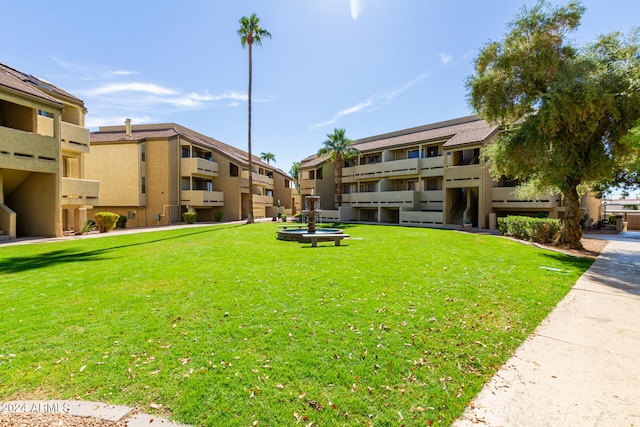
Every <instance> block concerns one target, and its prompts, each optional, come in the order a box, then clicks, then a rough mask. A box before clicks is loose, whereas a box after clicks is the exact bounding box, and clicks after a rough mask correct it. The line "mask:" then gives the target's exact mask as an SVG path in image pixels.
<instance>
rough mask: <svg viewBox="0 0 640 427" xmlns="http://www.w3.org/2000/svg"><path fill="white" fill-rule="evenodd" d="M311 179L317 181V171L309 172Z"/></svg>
mask: <svg viewBox="0 0 640 427" xmlns="http://www.w3.org/2000/svg"><path fill="white" fill-rule="evenodd" d="M309 179H316V171H314V170H313V169H312V170H310V171H309Z"/></svg>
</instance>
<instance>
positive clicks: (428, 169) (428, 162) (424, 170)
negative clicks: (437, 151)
mask: <svg viewBox="0 0 640 427" xmlns="http://www.w3.org/2000/svg"><path fill="white" fill-rule="evenodd" d="M443 175H444V156H436V157H427V158H424V159H420V176H426V177H429V176H443Z"/></svg>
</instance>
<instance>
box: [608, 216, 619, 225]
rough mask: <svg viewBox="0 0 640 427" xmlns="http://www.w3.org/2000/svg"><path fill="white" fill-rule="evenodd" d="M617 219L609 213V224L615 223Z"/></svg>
mask: <svg viewBox="0 0 640 427" xmlns="http://www.w3.org/2000/svg"><path fill="white" fill-rule="evenodd" d="M617 221H618V218H616V216H615V215H609V224H611V225H615V224H616V222H617Z"/></svg>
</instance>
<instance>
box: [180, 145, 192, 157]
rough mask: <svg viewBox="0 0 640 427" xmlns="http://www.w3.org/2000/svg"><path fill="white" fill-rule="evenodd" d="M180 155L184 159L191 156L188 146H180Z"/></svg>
mask: <svg viewBox="0 0 640 427" xmlns="http://www.w3.org/2000/svg"><path fill="white" fill-rule="evenodd" d="M182 157H183V158H185V159H188V158H189V157H191V150H189V147H182Z"/></svg>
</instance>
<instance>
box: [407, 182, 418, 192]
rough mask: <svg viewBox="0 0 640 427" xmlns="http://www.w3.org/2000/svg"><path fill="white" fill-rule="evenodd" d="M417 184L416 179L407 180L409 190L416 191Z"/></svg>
mask: <svg viewBox="0 0 640 427" xmlns="http://www.w3.org/2000/svg"><path fill="white" fill-rule="evenodd" d="M416 184H417V182H415V181H407V190H409V191H416Z"/></svg>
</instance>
